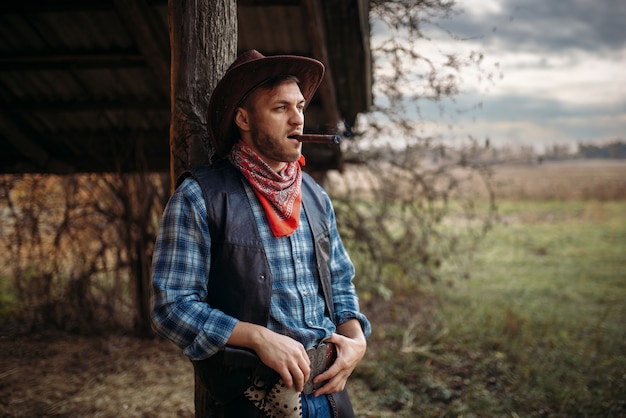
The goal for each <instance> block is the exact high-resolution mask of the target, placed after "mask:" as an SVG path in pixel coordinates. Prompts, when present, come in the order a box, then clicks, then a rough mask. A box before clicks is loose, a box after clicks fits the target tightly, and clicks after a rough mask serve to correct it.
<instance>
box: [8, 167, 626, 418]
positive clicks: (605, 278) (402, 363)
mask: <svg viewBox="0 0 626 418" xmlns="http://www.w3.org/2000/svg"><path fill="white" fill-rule="evenodd" d="M496 179H497V181H498V182H499V183H498V189H497V195H498V196H499V202H498V206H499V213H500V215H501V216H500V217H501V223H500V224H498V225H496V226H495V227H494V229H493V230H492V231H491V232H490V233H489V234H488V235H487V237H486V239H485V240H484V241H483V242H482V244H481V246H480V248H479V250H478V252H477V253H476V254H475V256H474V258H473V260H472V262H471V263H472V264H471V267H470V276H469V278H468V279H467V280H458V279H456V278H455V277H456V276H455V275H456V273H457V266H444V268H445V269H446V271H447V272H448V274H449V276H450V280H449V281H442V282H439V283H436V284H434V285H432V286H429V287H426V288H421V289H413V291H412V292H411V293H408V292H397V293H396V294H395V295H394V297H393V299H392V300H390V301H384V300H371V301H367V302H365V303H364V306H363V309H364V311H365V312H366V313H367V314H368V315H369V316H370V318H371V319H372V323H373V328H374V334H373V335H372V338H371V340H370V348H369V351H368V354H367V356H366V358H365V360H364V362H363V363H362V364H361V365H360V366H359V368H358V369H357V371H356V372H355V375H354V376H353V380H352V385H351V387H350V390H351V393H352V396H353V402H354V404H355V408H356V410H357V416H359V417H376V418H378V417H422V416H427V417H431V416H432V417H437V416H448V417H460V416H464V417H624V416H626V373H625V370H626V328H625V327H624V318H626V196H624V194H623V191H624V190H625V188H624V184H625V182H626V163H624V162H610V161H609V162H605V161H593V162H577V163H554V164H552V163H551V164H544V165H541V166H532V167H522V166H517V167H499V168H497V171H496ZM620 190H621V192H620ZM507 193H508V194H507ZM620 193H621V194H620ZM464 267H465V266H464ZM357 285H358V282H357ZM0 353H1V354H0V416H7V417H18V416H23V417H33V416H37V417H42V416H50V417H52V416H57V417H75V416H81V417H82V416H86V417H119V416H141V417H170V416H185V417H189V416H193V376H192V368H191V365H190V364H189V362H188V361H187V360H186V359H185V358H184V357H183V356H182V355H181V354H180V353H179V352H178V350H177V349H176V348H174V347H173V346H172V345H171V344H169V343H166V342H163V341H160V340H156V339H153V340H141V339H136V338H132V337H128V336H120V335H109V336H97V337H85V336H72V335H67V334H57V333H45V334H40V335H22V336H9V335H7V334H3V335H2V336H1V337H0Z"/></svg>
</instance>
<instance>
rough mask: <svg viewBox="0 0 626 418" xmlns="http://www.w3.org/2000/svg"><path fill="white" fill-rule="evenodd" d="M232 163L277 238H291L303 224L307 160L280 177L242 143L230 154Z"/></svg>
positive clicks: (292, 166)
mask: <svg viewBox="0 0 626 418" xmlns="http://www.w3.org/2000/svg"><path fill="white" fill-rule="evenodd" d="M231 160H232V162H233V164H234V165H235V167H237V168H239V169H240V170H241V172H242V173H243V175H244V176H245V177H246V178H247V179H248V181H249V182H250V184H251V185H252V189H253V190H254V193H255V194H256V195H257V197H258V198H259V201H260V202H261V206H262V207H263V210H264V211H265V215H266V216H267V220H268V222H269V225H270V228H271V229H272V232H273V233H274V236H276V237H285V236H289V235H291V234H292V233H293V232H294V231H295V230H296V229H297V228H298V223H299V222H300V206H301V203H302V193H301V185H302V169H301V167H300V166H301V165H304V157H300V160H299V161H297V162H290V163H287V165H286V166H285V168H284V169H283V170H282V171H281V172H280V173H277V172H276V171H274V170H272V169H271V168H270V166H268V165H267V164H266V163H265V162H264V161H263V160H261V158H260V157H259V156H258V155H257V154H256V153H255V152H254V151H253V150H252V149H251V148H250V147H248V146H247V145H246V144H245V143H243V141H238V142H237V143H236V144H235V145H234V146H233V150H232V152H231Z"/></svg>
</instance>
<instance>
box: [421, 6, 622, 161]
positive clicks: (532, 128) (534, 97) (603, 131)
mask: <svg viewBox="0 0 626 418" xmlns="http://www.w3.org/2000/svg"><path fill="white" fill-rule="evenodd" d="M458 4H459V6H460V7H461V8H462V9H463V13H462V14H461V15H459V16H455V17H453V18H452V19H450V20H447V21H444V22H441V25H442V26H443V27H446V28H448V29H450V30H451V31H453V32H454V33H456V34H458V35H460V36H461V37H462V38H463V39H464V40H463V41H461V42H459V41H454V42H450V41H449V40H447V38H446V37H444V36H441V37H439V36H437V35H436V32H431V35H433V36H434V37H435V41H434V42H432V45H431V47H433V48H438V49H439V50H442V51H446V50H451V51H457V52H462V51H465V52H467V51H471V50H475V51H481V52H483V53H484V56H485V60H484V62H483V64H482V67H483V68H484V70H485V71H487V72H493V73H494V75H495V78H494V79H493V82H489V83H487V82H485V79H484V78H483V80H482V82H478V81H477V80H476V79H475V77H464V85H463V86H462V89H464V91H465V92H466V93H465V94H463V95H461V96H459V97H457V101H456V104H457V105H459V106H461V107H463V106H466V105H467V106H470V105H471V104H472V103H481V106H480V107H478V108H477V109H476V110H474V111H471V112H467V113H464V114H461V115H460V116H454V118H453V119H454V120H450V121H449V122H452V123H453V124H454V125H455V126H456V127H457V128H458V129H461V130H466V131H468V132H469V133H471V134H472V135H474V136H476V137H480V138H482V137H489V138H490V140H491V141H492V142H493V143H494V144H501V143H515V144H524V145H532V146H534V147H535V148H538V149H542V148H544V147H545V146H551V145H553V144H557V143H558V144H561V143H571V144H572V145H573V146H575V145H576V144H578V143H579V142H584V143H592V142H606V141H611V140H615V139H617V138H621V139H622V140H624V139H626V1H624V0H558V1H556V0H555V1H549V0H480V1H479V0H466V1H462V0H460V1H459V2H458ZM500 75H501V78H500ZM458 129H457V131H458Z"/></svg>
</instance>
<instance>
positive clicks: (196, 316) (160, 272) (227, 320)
mask: <svg viewBox="0 0 626 418" xmlns="http://www.w3.org/2000/svg"><path fill="white" fill-rule="evenodd" d="M246 191H247V193H248V200H249V202H250V204H251V206H252V210H253V213H254V216H255V219H256V224H257V225H256V226H257V228H258V229H259V233H260V235H261V239H262V240H263V244H264V246H265V248H266V254H267V257H268V261H269V264H270V269H271V272H272V276H273V278H274V281H273V288H272V297H271V300H270V319H269V322H268V324H267V326H268V328H269V329H271V330H273V331H276V332H278V333H281V334H284V335H288V336H290V337H292V338H294V339H296V340H298V341H300V342H301V343H302V344H303V345H304V346H305V348H310V347H312V346H315V345H317V344H318V343H320V342H321V341H323V340H325V339H326V338H328V337H329V336H330V335H331V333H333V332H335V331H336V326H335V324H342V323H344V322H346V321H348V320H350V319H357V320H359V321H360V323H361V326H362V327H363V332H364V333H365V335H366V336H369V334H370V333H371V327H370V323H369V321H368V320H367V318H366V317H365V316H364V315H363V314H361V313H360V311H359V305H358V299H357V296H356V293H355V289H354V285H353V283H352V278H353V277H354V266H353V264H352V262H351V261H350V258H349V257H348V254H347V252H346V250H345V248H344V246H343V243H342V242H341V238H340V237H339V233H338V232H337V227H336V224H335V214H334V211H333V208H332V205H331V202H330V199H329V198H328V196H327V195H326V193H325V192H323V191H322V193H323V194H324V196H325V198H326V202H327V203H326V205H327V211H328V213H329V214H330V216H329V219H328V222H329V230H330V244H331V257H330V261H329V268H330V272H331V286H332V291H333V302H334V309H335V313H334V315H335V318H334V323H333V321H331V319H330V318H328V316H327V315H325V310H324V308H325V302H324V297H323V294H322V292H321V289H320V284H319V279H318V272H317V267H316V260H315V254H314V249H313V237H312V233H311V230H310V228H309V224H308V221H307V218H306V215H305V211H304V207H303V210H302V211H301V215H300V225H299V226H298V229H297V230H296V231H295V232H294V233H293V234H292V235H291V236H289V237H281V238H276V237H274V235H273V234H272V232H271V230H270V227H269V225H268V223H267V220H266V218H265V213H264V212H263V209H262V207H261V205H260V204H259V202H258V200H257V198H256V196H255V195H254V192H253V191H252V189H251V188H250V186H249V185H248V184H246ZM206 216H207V214H206V206H205V204H204V199H203V197H202V191H201V189H200V186H199V185H198V183H197V182H196V181H195V180H193V179H190V178H189V179H186V180H185V181H184V182H183V184H182V185H181V186H180V187H179V188H178V189H177V190H176V191H175V192H174V194H173V195H172V197H171V198H170V201H169V202H168V204H167V206H166V208H165V212H164V214H163V219H162V224H161V229H160V231H159V235H158V237H157V241H156V245H155V249H154V256H153V266H152V267H153V268H152V275H153V291H154V307H153V311H152V318H153V323H154V326H155V329H156V331H157V332H158V333H159V334H161V335H162V336H164V337H166V338H168V339H170V340H172V341H173V342H174V343H175V344H176V345H178V346H179V347H180V348H181V349H183V352H184V353H185V355H187V356H188V357H189V358H190V359H191V360H201V359H204V358H207V357H209V356H211V355H212V354H214V353H215V352H217V351H218V350H219V349H220V348H221V347H223V346H224V345H225V344H226V342H227V341H228V339H229V337H230V335H231V333H232V332H233V328H234V327H235V324H236V323H237V319H236V318H233V317H231V316H229V315H226V314H225V313H223V312H221V311H220V310H218V309H213V308H211V306H209V305H208V304H207V303H205V302H204V300H205V298H206V296H207V280H208V277H209V270H210V268H211V259H210V254H211V248H210V247H211V238H210V235H209V230H208V226H207V223H206Z"/></svg>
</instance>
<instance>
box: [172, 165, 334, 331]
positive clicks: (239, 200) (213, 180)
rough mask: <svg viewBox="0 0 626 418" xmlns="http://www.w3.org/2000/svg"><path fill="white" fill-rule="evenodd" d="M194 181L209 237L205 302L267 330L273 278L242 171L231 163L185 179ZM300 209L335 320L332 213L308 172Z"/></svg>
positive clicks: (201, 169) (193, 172)
mask: <svg viewBox="0 0 626 418" xmlns="http://www.w3.org/2000/svg"><path fill="white" fill-rule="evenodd" d="M187 177H192V178H194V179H195V180H196V181H197V182H198V183H199V184H200V187H201V189H202V193H203V195H204V199H205V203H206V207H207V222H208V226H209V233H210V234H211V271H210V273H209V282H208V296H207V303H209V304H210V305H211V306H212V307H214V308H217V309H219V310H221V311H223V312H224V313H226V314H228V315H231V316H233V317H235V318H237V319H239V320H242V321H246V322H252V323H254V324H259V325H263V326H266V325H267V322H268V318H269V310H270V297H271V293H272V280H273V279H272V273H271V271H270V267H269V262H268V260H267V256H266V254H265V248H264V247H263V242H262V241H261V237H260V235H259V231H258V229H257V227H256V221H255V218H254V214H253V212H252V207H251V206H250V203H249V201H248V196H247V194H246V190H245V188H244V185H243V182H244V181H247V180H246V179H245V178H244V177H243V175H242V174H241V172H240V171H239V170H238V169H237V168H235V167H234V166H233V165H232V164H231V163H230V162H229V161H228V160H220V161H217V162H215V163H213V164H212V165H210V166H202V167H198V168H196V169H193V170H191V171H187V172H185V173H183V174H182V175H181V177H180V178H179V179H178V181H177V185H180V184H181V183H182V182H183V180H184V179H185V178H187ZM302 204H303V206H304V210H305V213H306V216H307V219H308V221H309V225H310V227H311V232H312V234H313V237H314V240H315V256H316V259H317V271H318V273H319V277H320V281H321V285H322V290H323V293H324V299H325V301H326V309H327V313H329V315H330V318H331V320H332V321H334V318H333V315H332V313H333V303H332V293H331V284H330V270H329V269H328V261H329V258H330V240H329V235H330V232H329V229H328V224H327V220H328V213H327V211H326V203H325V200H324V198H323V196H322V194H321V192H320V190H319V186H318V185H317V184H316V183H315V181H314V180H313V179H312V178H311V177H310V176H309V175H308V174H306V173H303V178H302Z"/></svg>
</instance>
